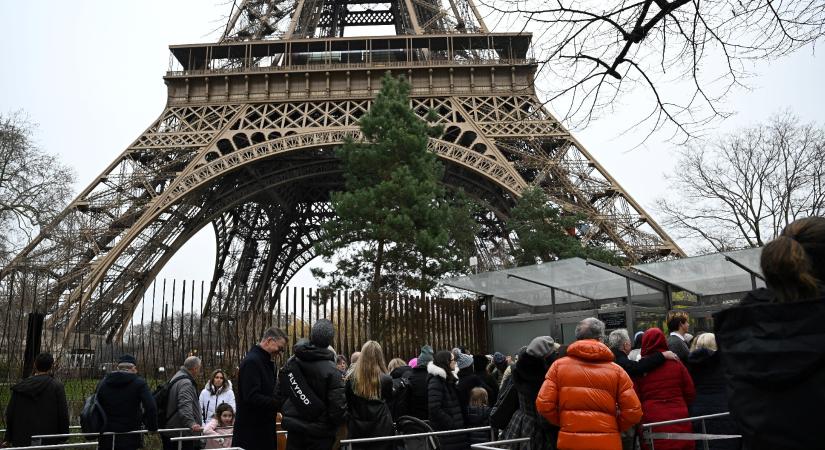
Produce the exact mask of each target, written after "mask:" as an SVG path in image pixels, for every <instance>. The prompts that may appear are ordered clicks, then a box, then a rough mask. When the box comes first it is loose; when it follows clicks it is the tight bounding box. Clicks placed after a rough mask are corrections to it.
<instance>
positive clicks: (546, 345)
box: [527, 336, 561, 358]
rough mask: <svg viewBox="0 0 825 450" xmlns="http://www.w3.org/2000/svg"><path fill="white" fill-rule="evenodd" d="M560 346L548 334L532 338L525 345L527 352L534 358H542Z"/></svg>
mask: <svg viewBox="0 0 825 450" xmlns="http://www.w3.org/2000/svg"><path fill="white" fill-rule="evenodd" d="M559 347H561V346H560V345H559V344H556V341H555V340H554V339H553V338H552V337H550V336H539V337H536V338H533V340H532V341H530V344H529V345H528V346H527V354H528V355H530V356H534V357H536V358H544V357H545V356H547V355H549V354H550V353H553V352H554V351H556V350H558V349H559Z"/></svg>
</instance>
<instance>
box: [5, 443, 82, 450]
mask: <svg viewBox="0 0 825 450" xmlns="http://www.w3.org/2000/svg"><path fill="white" fill-rule="evenodd" d="M84 447H97V442H96V441H89V442H80V443H77V444H55V445H32V446H29V447H6V448H5V449H3V450H60V449H64V448H84Z"/></svg>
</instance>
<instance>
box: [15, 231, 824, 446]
mask: <svg viewBox="0 0 825 450" xmlns="http://www.w3.org/2000/svg"><path fill="white" fill-rule="evenodd" d="M761 265H762V272H763V274H764V276H765V278H766V282H767V286H768V287H767V288H764V289H758V290H756V291H754V292H752V293H750V294H748V296H747V297H746V298H745V299H744V300H743V301H742V303H741V304H740V305H738V306H735V307H731V308H728V309H726V310H723V311H721V312H720V313H717V314H716V315H715V329H714V333H701V334H698V335H697V336H695V337H694V336H691V335H690V334H689V331H690V320H689V317H688V315H687V314H686V313H684V312H681V311H672V312H670V313H669V314H668V316H667V318H666V321H665V327H666V329H667V333H668V334H667V335H666V334H665V332H663V331H662V330H661V329H659V328H650V329H647V330H645V331H643V332H638V333H636V334H635V335H634V336H633V338H632V339H631V337H630V335H629V333H628V331H627V330H625V329H618V330H613V331H611V332H610V333H606V330H605V324H604V323H603V322H602V321H600V320H598V319H597V318H592V317H591V318H587V319H584V320H582V321H581V322H580V323H579V324H578V325H577V327H576V330H575V338H576V340H575V342H573V343H571V344H569V345H560V344H559V343H557V342H556V341H555V339H553V337H551V336H538V337H535V338H533V339H531V340H530V341H529V342H527V343H526V345H525V346H524V347H522V348H521V349H520V350H519V351H518V352H517V353H516V354H515V355H512V356H507V355H504V354H502V353H493V354H491V355H487V354H471V353H470V352H469V351H467V350H466V349H464V348H461V347H457V348H453V349H443V350H438V351H435V350H434V349H433V348H432V347H431V346H429V345H423V346H421V347H420V352H419V354H418V355H415V357H412V358H411V359H406V358H401V357H396V358H392V359H390V360H389V364H387V363H386V360H385V356H384V351H383V349H382V347H381V344H380V343H378V342H376V341H367V342H366V343H364V344H363V346H362V348H361V349H360V351H359V352H356V353H354V354H352V355H351V356H350V358H347V357H346V356H344V355H338V354H336V352H335V350H334V349H333V348H332V347H331V345H332V343H333V341H334V327H333V324H332V323H331V322H330V321H329V320H325V319H322V320H318V321H316V322H315V323H314V324H313V326H312V328H311V331H310V335H309V338H308V339H305V340H301V341H299V342H297V343H295V344H294V345H293V347H292V350H293V351H292V356H291V357H290V358H289V359H288V360H287V361H286V362H285V364H284V365H283V367H281V368H277V367H276V366H275V363H274V362H273V361H274V359H275V358H276V357H277V356H278V355H280V354H282V353H283V352H284V350H285V349H286V348H287V346H288V345H289V342H288V337H287V335H286V333H284V332H283V331H282V330H280V329H278V328H276V327H272V328H269V329H267V330H266V331H265V332H264V333H263V336H262V338H261V340H260V342H259V343H258V344H256V345H255V346H254V347H252V349H251V350H250V351H249V352H248V354H247V355H246V357H245V358H244V359H243V361H242V362H241V363H240V367H239V371H238V380H237V383H236V384H235V385H234V386H233V384H232V383H231V381H230V380H229V379H228V377H227V375H226V373H225V372H224V371H222V370H215V371H213V372H212V373H211V375H210V376H209V379H208V380H207V382H206V385H205V387H204V388H203V389H202V390H201V391H200V394H198V387H197V386H198V382H197V380H198V379H199V378H200V376H201V373H202V364H201V361H200V359H199V358H197V357H196V356H190V357H188V358H186V360H185V361H183V365H182V366H181V368H180V370H179V371H178V372H177V373H176V374H175V375H174V376H173V377H172V378H171V379H170V380H169V381H168V382H167V383H166V384H165V385H164V386H162V387H161V388H160V389H159V390H157V391H156V392H155V393H154V394H153V393H152V392H150V390H149V387H148V385H147V384H146V382H145V381H144V380H143V379H142V378H141V377H139V376H138V375H137V371H138V370H137V365H136V361H135V358H134V357H132V356H130V355H123V356H122V357H121V358H120V359H119V361H118V365H117V370H115V371H113V372H112V373H110V374H108V375H106V377H105V378H104V379H103V380H101V381H100V383H99V384H98V386H97V387H96V399H97V402H98V403H99V405H100V407H101V408H102V409H103V410H104V411H105V412H106V416H107V422H106V425H105V427H104V429H103V430H101V431H111V432H125V431H131V430H137V429H141V428H144V427H145V429H147V430H149V431H157V430H158V428H181V429H187V430H189V431H190V432H191V433H193V434H197V433H203V434H204V435H207V436H214V437H215V438H214V439H209V440H207V441H206V442H207V443H206V447H207V448H224V447H230V446H235V447H240V448H244V449H247V450H259V449H260V450H273V449H275V448H276V445H277V444H276V442H277V441H276V432H275V430H276V417H277V415H280V416H281V422H280V426H281V427H282V429H283V430H285V431H286V432H287V434H288V437H287V444H286V448H287V449H288V450H292V449H295V450H298V449H300V450H316V449H317V450H329V449H334V448H338V445H339V442H340V440H341V439H343V438H346V439H359V438H372V437H381V436H391V435H393V434H396V433H405V432H408V431H410V430H411V429H413V428H415V427H418V428H417V430H418V431H421V430H428V429H431V430H435V431H449V430H465V429H470V430H467V431H460V432H458V433H453V434H446V435H441V436H439V437H438V441H439V442H440V446H441V447H440V448H443V449H445V450H469V447H470V445H471V444H473V443H481V442H486V441H489V440H490V439H491V433H490V432H489V431H488V430H487V429H485V428H484V427H487V426H490V427H491V428H492V429H493V430H497V433H496V434H497V436H496V437H498V438H502V439H516V438H527V441H526V442H520V443H515V444H512V445H511V446H510V448H512V449H518V450H550V449H556V448H558V449H617V450H618V449H636V448H642V449H646V448H648V439H647V438H646V433H650V432H652V433H692V432H695V433H702V434H710V435H729V436H730V435H741V436H742V438H741V439H720V440H713V441H711V442H710V443H709V447H710V448H712V449H734V448H745V449H751V450H758V449H780V448H781V449H802V448H818V447H821V445H822V444H821V443H822V438H823V432H822V431H820V430H822V428H821V427H820V424H821V422H822V420H821V419H822V416H821V415H818V414H812V413H811V411H815V410H816V407H817V405H819V404H821V403H823V401H825V332H823V331H822V327H821V326H820V324H821V319H822V318H823V317H825V302H823V298H822V294H823V293H822V292H821V289H822V286H823V280H825V219H822V218H812V219H804V220H800V221H797V222H794V223H793V224H791V225H790V226H788V227H787V228H786V229H785V230H784V231H783V233H782V236H780V237H779V238H778V239H776V240H775V241H772V242H771V243H769V244H768V245H767V246H766V247H765V248H764V250H763V253H762V261H761ZM399 356H400V355H399ZM407 356H408V357H409V356H413V355H407ZM53 362H54V360H53V358H52V357H51V355H48V354H41V355H39V356H38V357H37V358H36V361H35V372H34V375H33V376H31V377H29V378H27V379H26V380H24V381H22V382H20V383H19V384H17V385H15V386H14V387H13V388H12V396H11V400H10V402H9V405H8V408H7V410H6V424H7V431H6V437H5V440H6V441H7V443H8V444H9V445H12V446H26V445H29V444H30V443H31V436H32V435H37V434H59V433H67V432H68V427H69V420H68V414H67V406H66V398H65V392H64V389H63V386H62V385H61V384H60V383H59V382H58V381H56V380H54V379H53V378H52V377H51V376H50V375H49V372H50V369H51V366H52V364H53ZM727 411H730V413H731V414H730V416H729V417H722V418H716V419H713V420H710V421H708V422H707V423H706V425H705V426H700V425H699V424H698V423H691V422H689V421H684V422H679V423H673V424H668V425H661V426H654V427H652V428H650V427H647V428H645V427H641V426H640V425H642V424H650V423H656V422H663V421H672V420H678V419H685V418H688V417H695V416H700V415H708V414H715V413H722V412H727ZM410 427H412V428H410ZM694 427H695V428H694ZM473 428H480V429H475V430H473ZM111 439H112V437H111V436H110V435H101V436H100V446H101V448H114V449H118V450H133V449H136V448H139V447H140V446H141V445H142V441H141V439H142V438H141V435H140V434H131V435H120V436H118V437H117V438H116V440H115V442H114V445H113V443H112V441H111ZM59 442H61V440H60V439H56V440H53V441H50V442H43V443H44V444H47V443H59ZM194 442H195V441H186V442H185V443H184V444H183V448H184V449H192V448H194V446H195V443H194ZM397 444H398V441H395V442H393V441H377V442H369V443H362V444H359V445H357V446H355V447H354V448H356V449H370V450H372V449H376V450H383V449H386V450H392V449H394V448H397V447H396V446H397ZM163 445H164V449H165V450H172V449H173V448H175V447H177V443H175V442H173V441H170V440H169V438H168V437H166V436H163ZM654 445H655V448H656V449H685V450H687V449H693V448H697V443H696V442H693V441H690V440H674V439H656V440H655V442H654ZM698 445H699V447H698V448H702V447H703V444H702V443H699V444H698ZM104 446H105V447H104Z"/></svg>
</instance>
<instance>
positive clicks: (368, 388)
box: [352, 341, 387, 400]
mask: <svg viewBox="0 0 825 450" xmlns="http://www.w3.org/2000/svg"><path fill="white" fill-rule="evenodd" d="M386 373H387V365H386V364H385V363H384V351H383V350H382V349H381V344H379V343H378V342H375V341H367V342H365V343H364V346H363V347H361V357H360V358H358V362H357V363H355V369H354V370H353V372H352V390H353V392H355V395H357V396H359V397H362V398H366V399H370V400H375V399H380V398H381V374H386Z"/></svg>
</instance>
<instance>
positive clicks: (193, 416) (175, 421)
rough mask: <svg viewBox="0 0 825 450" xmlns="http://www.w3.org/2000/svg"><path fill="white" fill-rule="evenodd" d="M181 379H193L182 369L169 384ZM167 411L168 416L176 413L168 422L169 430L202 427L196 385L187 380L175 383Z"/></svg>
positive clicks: (170, 393) (170, 392)
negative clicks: (194, 426)
mask: <svg viewBox="0 0 825 450" xmlns="http://www.w3.org/2000/svg"><path fill="white" fill-rule="evenodd" d="M180 377H191V375H189V372H187V371H186V369H184V368H183V367H181V368H180V370H178V372H177V373H176V374H175V376H173V377H172V379H171V380H169V382H170V383H171V382H172V381H174V380H175V379H177V378H180ZM175 410H177V411H175ZM166 411H167V414H168V413H171V412H172V411H175V413H174V414H172V416H171V417H169V420H167V421H166V426H167V427H169V428H192V425H195V424H198V425H200V424H201V411H200V404H199V403H198V391H197V389H196V388H195V383H192V382H188V381H186V380H184V381H179V382H177V383H175V384H174V385H173V386H172V389H171V390H170V391H169V404H168V405H167V406H166Z"/></svg>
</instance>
